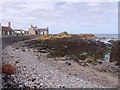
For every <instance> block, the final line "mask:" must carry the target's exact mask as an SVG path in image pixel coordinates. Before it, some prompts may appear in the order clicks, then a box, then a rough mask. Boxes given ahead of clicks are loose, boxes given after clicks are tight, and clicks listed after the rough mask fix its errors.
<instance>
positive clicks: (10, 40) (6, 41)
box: [2, 35, 37, 48]
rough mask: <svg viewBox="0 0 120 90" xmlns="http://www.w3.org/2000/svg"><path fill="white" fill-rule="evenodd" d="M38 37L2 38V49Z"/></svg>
mask: <svg viewBox="0 0 120 90" xmlns="http://www.w3.org/2000/svg"><path fill="white" fill-rule="evenodd" d="M35 37H37V36H34V35H28V36H11V37H3V38H2V48H4V47H6V46H8V45H10V44H13V43H15V42H19V41H24V40H28V39H34V38H35Z"/></svg>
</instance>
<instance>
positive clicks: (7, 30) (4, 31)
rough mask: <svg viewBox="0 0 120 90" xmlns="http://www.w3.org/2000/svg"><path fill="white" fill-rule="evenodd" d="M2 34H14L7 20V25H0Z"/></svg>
mask: <svg viewBox="0 0 120 90" xmlns="http://www.w3.org/2000/svg"><path fill="white" fill-rule="evenodd" d="M0 27H1V30H2V31H1V34H2V36H12V35H14V30H13V29H12V28H11V23H10V22H8V26H0Z"/></svg>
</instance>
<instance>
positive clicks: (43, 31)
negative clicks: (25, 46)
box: [28, 25, 49, 35]
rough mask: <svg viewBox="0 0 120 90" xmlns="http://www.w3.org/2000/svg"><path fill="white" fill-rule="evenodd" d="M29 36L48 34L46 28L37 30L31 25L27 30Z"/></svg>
mask: <svg viewBox="0 0 120 90" xmlns="http://www.w3.org/2000/svg"><path fill="white" fill-rule="evenodd" d="M28 34H29V35H47V34H49V30H48V27H47V28H37V26H35V27H34V26H33V25H31V27H30V28H29V30H28Z"/></svg>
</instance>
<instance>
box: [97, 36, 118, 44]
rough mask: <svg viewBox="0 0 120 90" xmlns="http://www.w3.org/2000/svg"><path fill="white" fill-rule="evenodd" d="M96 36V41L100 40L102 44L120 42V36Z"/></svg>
mask: <svg viewBox="0 0 120 90" xmlns="http://www.w3.org/2000/svg"><path fill="white" fill-rule="evenodd" d="M95 36H96V38H97V39H96V40H100V41H101V42H104V43H109V44H110V42H109V41H110V40H113V41H116V40H118V39H119V38H118V36H119V35H118V34H95Z"/></svg>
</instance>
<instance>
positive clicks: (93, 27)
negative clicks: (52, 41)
mask: <svg viewBox="0 0 120 90" xmlns="http://www.w3.org/2000/svg"><path fill="white" fill-rule="evenodd" d="M8 21H10V22H11V23H12V28H13V29H18V28H21V29H25V30H28V29H29V28H30V25H31V24H32V25H34V26H38V27H39V28H41V27H49V30H50V33H60V32H62V31H67V32H69V33H93V34H95V33H98V34H99V33H100V34H103V33H112V34H113V33H118V3H117V2H46V3H44V2H36V3H34V2H6V3H2V25H7V22H8Z"/></svg>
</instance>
